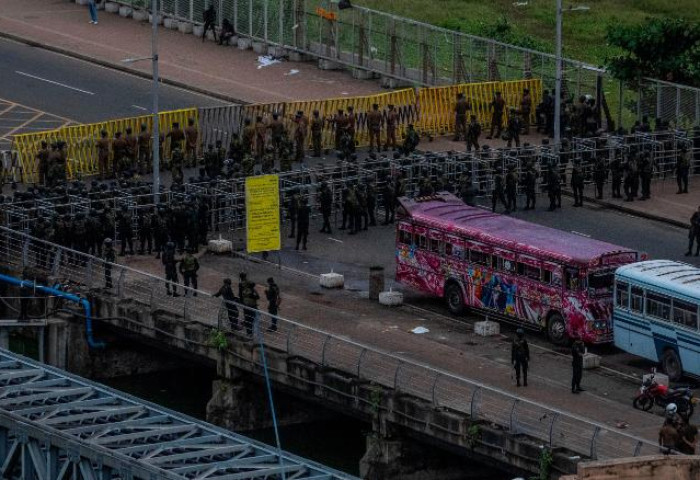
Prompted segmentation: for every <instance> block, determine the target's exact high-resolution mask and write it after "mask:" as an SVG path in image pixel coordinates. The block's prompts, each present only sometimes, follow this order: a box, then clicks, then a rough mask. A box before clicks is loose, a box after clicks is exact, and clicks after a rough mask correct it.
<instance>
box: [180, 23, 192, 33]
mask: <svg viewBox="0 0 700 480" xmlns="http://www.w3.org/2000/svg"><path fill="white" fill-rule="evenodd" d="M192 27H193V25H192V24H191V23H190V22H177V29H178V30H179V31H180V33H192Z"/></svg>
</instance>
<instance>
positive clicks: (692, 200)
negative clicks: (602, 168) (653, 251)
mask: <svg viewBox="0 0 700 480" xmlns="http://www.w3.org/2000/svg"><path fill="white" fill-rule="evenodd" d="M694 183H697V182H696V180H695V178H694V177H691V178H690V185H689V186H688V193H686V194H677V193H676V191H677V190H678V188H677V186H676V180H675V178H670V177H667V178H666V179H665V180H662V179H654V180H653V181H652V184H651V198H650V199H649V200H645V201H640V200H639V198H637V199H635V200H634V201H633V202H625V201H624V200H623V199H619V198H612V197H611V192H610V185H609V184H607V185H605V189H604V190H603V199H602V200H596V198H595V187H594V186H593V185H588V186H587V187H586V190H585V191H584V195H585V201H587V202H590V203H596V204H598V205H601V206H604V207H608V208H613V209H615V210H620V211H622V212H625V213H629V214H631V215H636V216H640V217H645V218H649V219H650V220H656V221H659V222H664V223H668V224H671V225H675V226H678V227H687V226H688V225H689V223H690V217H691V216H692V215H693V213H694V212H696V211H697V209H698V206H700V190H699V189H698V187H697V185H695V187H694V186H693V184H694Z"/></svg>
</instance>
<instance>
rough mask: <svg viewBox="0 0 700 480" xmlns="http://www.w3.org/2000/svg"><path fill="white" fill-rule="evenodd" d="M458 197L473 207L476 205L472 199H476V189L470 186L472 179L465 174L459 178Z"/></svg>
mask: <svg viewBox="0 0 700 480" xmlns="http://www.w3.org/2000/svg"><path fill="white" fill-rule="evenodd" d="M459 196H460V197H461V199H462V201H463V202H464V203H466V204H467V205H469V206H470V207H473V206H475V205H476V203H475V201H474V198H475V197H476V189H475V188H474V185H473V184H472V177H471V175H469V174H468V173H467V172H462V174H461V175H460V176H459Z"/></svg>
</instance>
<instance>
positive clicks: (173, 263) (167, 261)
mask: <svg viewBox="0 0 700 480" xmlns="http://www.w3.org/2000/svg"><path fill="white" fill-rule="evenodd" d="M162 262H163V266H164V267H165V289H166V292H167V294H168V295H171V293H170V286H171V285H172V287H173V291H172V296H173V297H179V296H180V295H178V293H177V282H178V280H177V262H178V261H177V259H176V258H175V244H174V243H173V242H168V243H167V244H166V245H165V251H164V252H163V258H162Z"/></svg>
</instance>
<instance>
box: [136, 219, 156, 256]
mask: <svg viewBox="0 0 700 480" xmlns="http://www.w3.org/2000/svg"><path fill="white" fill-rule="evenodd" d="M137 212H138V217H137V219H136V223H137V227H138V229H139V255H143V254H144V253H145V252H148V254H149V255H150V254H151V251H152V242H153V227H152V224H151V217H152V213H151V207H147V208H142V209H141V210H140V211H138V210H137Z"/></svg>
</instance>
